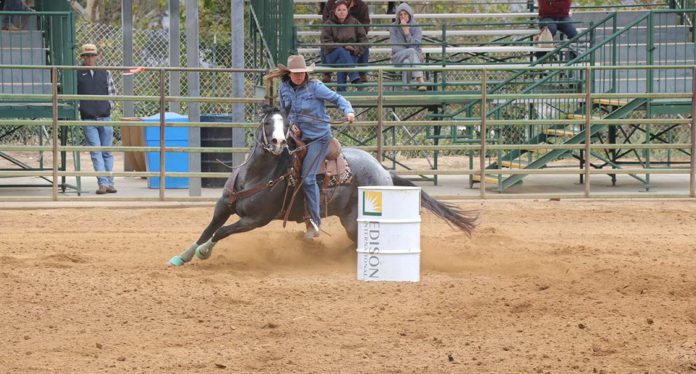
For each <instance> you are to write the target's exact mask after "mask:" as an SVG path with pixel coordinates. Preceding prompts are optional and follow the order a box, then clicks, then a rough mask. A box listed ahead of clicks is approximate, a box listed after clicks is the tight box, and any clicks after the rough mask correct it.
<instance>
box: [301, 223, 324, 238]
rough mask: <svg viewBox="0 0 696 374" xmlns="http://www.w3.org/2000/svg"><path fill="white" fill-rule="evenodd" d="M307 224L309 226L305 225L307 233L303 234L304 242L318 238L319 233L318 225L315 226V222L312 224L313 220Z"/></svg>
mask: <svg viewBox="0 0 696 374" xmlns="http://www.w3.org/2000/svg"><path fill="white" fill-rule="evenodd" d="M307 222H308V223H309V225H307V226H308V227H307V232H305V234H304V238H305V240H311V239H314V238H316V237H318V236H319V233H320V232H321V231H319V225H317V224H316V222H314V220H313V219H311V218H310V219H309V221H307Z"/></svg>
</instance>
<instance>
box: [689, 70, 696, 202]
mask: <svg viewBox="0 0 696 374" xmlns="http://www.w3.org/2000/svg"><path fill="white" fill-rule="evenodd" d="M690 152H691V155H690V157H689V159H690V161H691V164H690V165H689V167H690V169H691V172H690V175H689V197H696V66H694V67H693V68H691V148H690Z"/></svg>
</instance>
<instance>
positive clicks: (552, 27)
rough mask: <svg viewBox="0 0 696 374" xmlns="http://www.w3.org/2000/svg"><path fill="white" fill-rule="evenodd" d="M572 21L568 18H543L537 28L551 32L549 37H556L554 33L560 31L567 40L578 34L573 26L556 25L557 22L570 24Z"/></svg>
mask: <svg viewBox="0 0 696 374" xmlns="http://www.w3.org/2000/svg"><path fill="white" fill-rule="evenodd" d="M570 21H572V19H571V18H570V17H544V18H542V19H540V20H539V28H540V29H543V28H544V27H548V28H549V31H551V35H553V36H556V31H557V30H560V31H561V32H562V33H564V34H565V35H566V36H567V37H568V39H572V38H574V37H575V35H577V34H578V30H576V29H575V25H574V24H572V23H558V22H570Z"/></svg>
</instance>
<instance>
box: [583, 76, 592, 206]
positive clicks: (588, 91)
mask: <svg viewBox="0 0 696 374" xmlns="http://www.w3.org/2000/svg"><path fill="white" fill-rule="evenodd" d="M591 127H592V73H591V71H590V69H585V165H584V168H585V186H584V190H585V197H588V198H589V197H590V167H591V165H590V157H591V155H592V154H591V152H590V142H591V141H592V135H591V132H592V131H591V129H590V128H591Z"/></svg>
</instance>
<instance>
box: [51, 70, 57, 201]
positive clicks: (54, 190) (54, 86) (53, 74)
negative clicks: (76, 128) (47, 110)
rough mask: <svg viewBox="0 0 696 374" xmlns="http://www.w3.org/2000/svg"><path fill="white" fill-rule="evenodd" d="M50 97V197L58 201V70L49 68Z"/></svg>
mask: <svg viewBox="0 0 696 374" xmlns="http://www.w3.org/2000/svg"><path fill="white" fill-rule="evenodd" d="M51 96H52V101H53V102H52V108H51V109H52V110H53V113H52V114H53V134H51V135H52V137H53V185H52V186H51V190H52V191H51V195H52V198H53V201H58V68H57V67H55V66H53V67H51Z"/></svg>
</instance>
